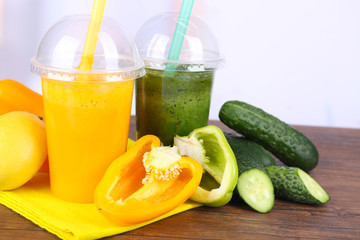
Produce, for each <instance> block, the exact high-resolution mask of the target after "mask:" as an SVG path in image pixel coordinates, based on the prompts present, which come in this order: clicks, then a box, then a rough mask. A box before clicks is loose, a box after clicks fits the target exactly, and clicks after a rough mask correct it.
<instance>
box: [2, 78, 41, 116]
mask: <svg viewBox="0 0 360 240" xmlns="http://www.w3.org/2000/svg"><path fill="white" fill-rule="evenodd" d="M12 111H25V112H29V113H32V114H35V115H37V116H40V117H44V106H43V98H42V96H41V95H40V94H38V93H37V92H34V91H33V90H31V89H30V88H28V87H26V86H25V85H23V84H21V83H19V82H17V81H14V80H11V79H3V80H0V115H1V114H4V113H8V112H12Z"/></svg>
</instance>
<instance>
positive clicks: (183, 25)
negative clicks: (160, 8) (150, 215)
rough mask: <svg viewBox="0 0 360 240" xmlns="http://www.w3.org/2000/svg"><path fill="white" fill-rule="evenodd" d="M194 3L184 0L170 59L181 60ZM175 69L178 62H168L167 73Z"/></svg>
mask: <svg viewBox="0 0 360 240" xmlns="http://www.w3.org/2000/svg"><path fill="white" fill-rule="evenodd" d="M193 5H194V0H183V2H182V4H181V9H180V14H179V17H178V21H177V23H176V27H175V32H174V36H173V40H172V42H171V45H170V51H169V55H168V60H170V61H177V60H179V56H180V52H181V48H182V45H183V42H184V37H185V34H186V29H187V26H188V23H189V19H190V16H191V10H192V7H193ZM175 69H176V64H167V65H166V67H165V74H166V73H168V72H173V71H175Z"/></svg>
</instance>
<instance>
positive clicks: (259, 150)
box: [224, 132, 275, 167]
mask: <svg viewBox="0 0 360 240" xmlns="http://www.w3.org/2000/svg"><path fill="white" fill-rule="evenodd" d="M224 135H225V137H226V140H227V141H228V143H229V144H230V146H231V148H232V150H233V152H234V154H235V157H236V159H242V158H247V157H248V156H251V158H256V159H257V160H258V161H260V163H261V164H262V165H263V166H264V167H267V166H272V165H275V159H274V157H273V156H272V155H271V153H270V152H269V151H267V150H266V149H265V148H263V147H262V146H261V145H260V144H258V143H256V142H254V141H251V140H249V139H247V138H245V137H243V136H238V135H236V134H233V133H228V132H224Z"/></svg>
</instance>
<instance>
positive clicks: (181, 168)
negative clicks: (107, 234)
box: [95, 135, 203, 225]
mask: <svg viewBox="0 0 360 240" xmlns="http://www.w3.org/2000/svg"><path fill="white" fill-rule="evenodd" d="M202 172H203V170H202V167H201V165H200V164H199V163H198V162H197V161H196V160H194V159H192V158H189V157H182V156H181V155H180V154H179V153H178V151H177V147H172V148H171V147H162V146H161V143H160V140H159V138H157V137H156V136H153V135H146V136H143V137H142V138H140V139H139V140H138V141H136V142H135V144H134V145H133V146H132V147H131V148H130V149H129V150H128V151H127V152H126V153H124V154H123V155H121V156H120V157H119V158H117V159H116V160H114V162H113V163H112V164H111V165H110V166H109V168H108V169H107V171H106V173H105V175H104V176H103V178H102V180H101V181H100V183H99V184H98V186H97V188H96V190H95V204H96V207H97V209H98V210H99V211H100V212H101V213H102V214H103V215H104V216H106V217H107V218H108V219H110V220H111V221H113V222H115V223H117V224H118V225H131V224H137V223H142V222H145V221H149V220H151V219H154V218H156V217H159V216H161V215H163V214H165V213H168V212H170V211H171V210H173V209H175V208H176V207H177V206H179V205H181V204H182V203H184V202H185V201H186V200H187V199H188V198H189V197H190V196H191V195H192V194H193V193H194V192H195V190H196V189H197V187H198V186H199V184H200V180H201V176H202Z"/></svg>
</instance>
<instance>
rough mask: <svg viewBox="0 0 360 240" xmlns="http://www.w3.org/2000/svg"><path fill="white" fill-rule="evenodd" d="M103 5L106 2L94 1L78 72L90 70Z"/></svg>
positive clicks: (101, 0)
mask: <svg viewBox="0 0 360 240" xmlns="http://www.w3.org/2000/svg"><path fill="white" fill-rule="evenodd" d="M105 3H106V0H94V5H93V9H92V12H91V18H90V23H89V28H88V31H87V35H86V39H85V46H84V50H83V53H82V56H81V60H80V65H79V69H80V70H91V68H92V63H93V59H94V54H95V48H96V43H97V39H98V33H99V31H100V26H101V20H102V18H103V14H104V9H105Z"/></svg>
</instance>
